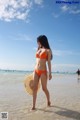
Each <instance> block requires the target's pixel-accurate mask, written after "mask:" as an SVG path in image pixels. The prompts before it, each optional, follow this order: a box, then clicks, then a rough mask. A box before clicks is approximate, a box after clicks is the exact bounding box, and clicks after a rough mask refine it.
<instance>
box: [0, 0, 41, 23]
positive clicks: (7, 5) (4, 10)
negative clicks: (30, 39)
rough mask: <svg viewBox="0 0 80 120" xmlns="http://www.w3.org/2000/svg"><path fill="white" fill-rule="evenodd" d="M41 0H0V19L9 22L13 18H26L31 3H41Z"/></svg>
mask: <svg viewBox="0 0 80 120" xmlns="http://www.w3.org/2000/svg"><path fill="white" fill-rule="evenodd" d="M42 2H43V0H0V19H1V20H4V21H7V22H10V21H12V20H14V19H19V20H26V19H28V17H29V12H30V10H31V8H32V5H33V3H34V4H38V5H41V4H42Z"/></svg>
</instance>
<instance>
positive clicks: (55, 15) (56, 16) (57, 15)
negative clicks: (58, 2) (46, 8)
mask: <svg viewBox="0 0 80 120" xmlns="http://www.w3.org/2000/svg"><path fill="white" fill-rule="evenodd" d="M52 15H53V17H54V18H58V17H59V16H60V15H59V14H56V13H52Z"/></svg>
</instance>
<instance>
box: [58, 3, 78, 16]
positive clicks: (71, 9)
mask: <svg viewBox="0 0 80 120" xmlns="http://www.w3.org/2000/svg"><path fill="white" fill-rule="evenodd" d="M60 9H61V10H62V12H68V13H69V14H75V15H76V14H80V9H79V8H78V7H77V6H76V5H75V6H73V5H71V6H68V5H63V6H61V7H60Z"/></svg>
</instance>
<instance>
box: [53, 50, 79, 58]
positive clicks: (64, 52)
mask: <svg viewBox="0 0 80 120" xmlns="http://www.w3.org/2000/svg"><path fill="white" fill-rule="evenodd" d="M53 54H54V55H55V56H65V55H80V53H75V52H73V51H68V50H55V49H53Z"/></svg>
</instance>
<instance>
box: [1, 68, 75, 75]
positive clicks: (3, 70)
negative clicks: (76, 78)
mask: <svg viewBox="0 0 80 120" xmlns="http://www.w3.org/2000/svg"><path fill="white" fill-rule="evenodd" d="M0 72H5V73H8V72H10V73H32V72H33V71H32V70H12V69H0ZM52 74H76V72H60V71H55V72H52Z"/></svg>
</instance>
